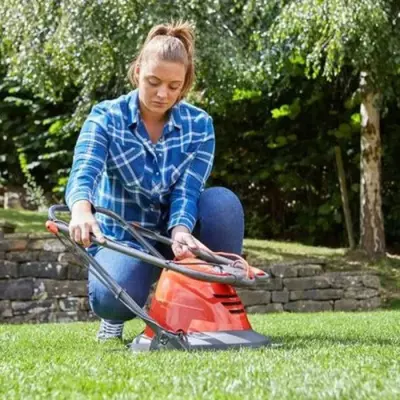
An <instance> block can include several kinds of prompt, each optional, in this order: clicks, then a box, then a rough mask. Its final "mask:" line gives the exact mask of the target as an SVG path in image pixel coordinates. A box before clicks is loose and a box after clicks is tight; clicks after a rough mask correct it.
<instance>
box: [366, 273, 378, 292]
mask: <svg viewBox="0 0 400 400" xmlns="http://www.w3.org/2000/svg"><path fill="white" fill-rule="evenodd" d="M362 283H363V284H364V286H365V287H368V288H372V289H380V288H381V282H380V280H379V277H378V276H376V275H365V276H363V277H362Z"/></svg>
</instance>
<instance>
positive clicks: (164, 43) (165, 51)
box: [128, 21, 195, 100]
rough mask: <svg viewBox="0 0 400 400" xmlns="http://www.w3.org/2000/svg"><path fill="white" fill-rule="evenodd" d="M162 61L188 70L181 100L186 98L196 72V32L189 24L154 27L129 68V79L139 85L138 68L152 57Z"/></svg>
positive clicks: (133, 83)
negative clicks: (182, 66) (154, 56)
mask: <svg viewBox="0 0 400 400" xmlns="http://www.w3.org/2000/svg"><path fill="white" fill-rule="evenodd" d="M153 55H156V56H157V57H159V59H160V60H163V61H171V62H178V63H182V64H183V65H184V66H185V68H186V75H185V81H184V83H183V86H182V90H181V94H180V97H179V100H181V99H182V98H184V97H185V96H186V94H187V93H188V92H189V90H190V88H191V87H192V85H193V82H194V78H195V71H194V30H193V27H192V25H191V24H190V23H188V22H183V21H179V22H172V23H169V24H161V25H156V26H155V27H153V28H152V29H151V30H150V32H149V33H148V35H147V38H146V40H145V42H144V44H143V46H142V48H141V50H140V52H139V55H138V57H137V58H136V60H134V61H133V62H132V63H131V65H130V66H129V70H128V78H129V81H130V82H131V83H132V85H133V86H137V85H138V80H137V76H136V74H135V71H136V68H137V67H138V66H140V65H141V64H142V63H143V62H145V61H146V60H147V59H148V58H149V57H150V56H153Z"/></svg>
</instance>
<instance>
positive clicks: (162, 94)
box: [136, 57, 186, 114]
mask: <svg viewBox="0 0 400 400" xmlns="http://www.w3.org/2000/svg"><path fill="white" fill-rule="evenodd" d="M136 74H137V78H138V88H139V100H140V102H141V104H142V105H143V106H144V107H146V109H147V110H148V111H150V112H151V113H154V114H164V113H166V112H167V111H168V110H169V109H170V108H171V107H173V106H174V105H175V103H176V102H177V101H178V98H179V96H180V94H181V91H182V87H183V84H184V82H185V74H186V68H185V66H184V65H183V64H181V63H176V62H170V61H161V60H159V59H157V57H154V58H153V59H150V60H147V61H146V62H144V63H142V64H141V66H140V67H138V68H137V70H136Z"/></svg>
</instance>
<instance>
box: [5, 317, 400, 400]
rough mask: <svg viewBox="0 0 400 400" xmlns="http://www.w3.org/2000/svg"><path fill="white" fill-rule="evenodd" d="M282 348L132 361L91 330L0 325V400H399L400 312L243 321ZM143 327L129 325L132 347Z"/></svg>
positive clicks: (134, 357) (157, 355)
mask: <svg viewBox="0 0 400 400" xmlns="http://www.w3.org/2000/svg"><path fill="white" fill-rule="evenodd" d="M250 319H251V322H252V325H253V328H254V329H255V330H257V331H259V332H261V333H263V334H266V335H269V336H270V337H271V338H272V339H273V342H274V343H280V344H282V346H280V347H273V348H264V349H259V350H249V349H247V350H245V349H242V350H232V351H227V352H195V353H189V352H178V351H165V352H154V353H138V354H132V353H130V352H129V351H127V350H125V347H124V345H123V344H121V343H118V342H115V341H114V342H112V343H106V344H99V343H96V342H95V340H94V337H95V333H96V330H97V327H98V323H73V324H44V325H21V326H14V325H9V326H7V325H2V326H0V354H1V356H0V398H4V399H22V398H23V399H87V398H90V399H109V398H113V399H142V398H143V399H378V398H380V399H398V398H400V312H398V311H379V312H370V313H319V314H270V315H252V316H250ZM142 328H143V324H142V323H141V322H140V321H133V322H130V323H129V324H128V326H127V329H126V331H125V337H126V338H127V339H129V340H131V339H132V338H133V337H134V336H135V335H136V334H138V333H139V332H140V331H141V329H142Z"/></svg>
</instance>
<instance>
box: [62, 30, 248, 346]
mask: <svg viewBox="0 0 400 400" xmlns="http://www.w3.org/2000/svg"><path fill="white" fill-rule="evenodd" d="M193 58H194V35H193V31H192V29H191V27H190V25H189V24H188V23H176V24H167V25H158V26H155V27H154V28H153V29H152V30H151V31H150V32H149V34H148V36H147V39H146V41H145V43H144V45H143V47H142V49H141V51H140V53H139V56H138V58H137V59H136V60H135V61H134V62H133V63H132V65H131V66H130V68H129V72H128V76H129V79H130V81H131V82H132V84H134V85H136V87H137V89H136V90H133V91H132V92H130V93H128V94H127V95H124V96H121V97H119V98H117V99H114V100H110V101H103V102H101V103H99V104H98V105H96V106H94V107H93V109H92V111H91V113H90V115H89V116H88V118H87V120H86V122H85V123H84V125H83V127H82V130H81V133H80V135H79V138H78V141H77V144H76V147H75V153H74V161H73V166H72V171H71V175H70V178H69V181H68V186H67V193H66V201H67V204H68V206H69V208H70V210H71V214H72V219H71V222H70V235H71V238H72V239H73V240H75V241H77V242H80V243H82V244H83V245H84V246H86V247H89V246H90V239H89V234H90V232H92V233H93V234H94V235H95V236H96V237H97V238H98V239H99V240H100V241H102V240H104V237H103V234H105V235H106V236H108V237H110V238H112V239H113V240H117V241H121V242H124V243H125V244H127V245H129V246H133V247H139V245H138V244H137V243H135V242H134V241H133V240H132V237H131V236H130V235H129V234H127V233H126V232H125V231H124V230H123V229H121V228H120V227H119V226H117V225H116V224H114V223H113V221H112V220H110V219H108V218H107V217H104V216H102V215H98V216H96V217H97V219H96V218H95V217H94V215H93V212H92V210H93V207H95V206H100V207H105V208H107V209H110V210H112V211H114V212H116V213H117V214H119V215H121V216H122V217H123V218H124V219H125V220H126V221H128V222H138V223H140V224H141V225H142V226H144V227H146V228H150V229H155V230H158V231H161V232H163V233H165V234H170V235H171V238H172V239H173V240H174V244H173V246H172V251H173V254H174V255H175V257H177V258H183V257H185V256H186V255H187V254H188V251H189V250H190V248H193V247H196V246H202V243H204V245H206V246H207V247H209V248H210V249H211V250H214V251H225V252H230V253H237V254H240V253H241V250H242V241H243V225H244V223H243V210H242V207H241V204H240V202H239V200H238V199H237V197H236V196H235V195H234V194H233V193H232V192H230V191H229V190H227V189H224V188H210V189H206V190H204V185H205V182H206V180H207V178H208V176H209V175H210V172H211V169H212V163H213V157H214V147H215V139H214V128H213V123H212V119H211V118H210V116H209V115H208V114H207V113H206V112H204V111H203V110H201V109H199V108H197V107H194V106H193V105H190V104H188V103H186V102H184V101H183V100H182V99H183V98H184V97H185V95H186V94H187V92H188V91H189V90H190V88H191V86H192V83H193V80H194V59H193ZM192 232H193V235H192ZM196 238H197V239H196ZM89 251H91V252H92V254H93V255H94V256H95V258H96V259H97V261H98V262H99V263H100V264H101V265H102V266H103V267H104V268H105V269H106V270H107V272H108V273H109V274H110V275H111V276H112V277H113V278H114V279H115V280H116V281H117V282H118V283H119V284H120V285H121V286H122V287H124V288H125V289H126V290H127V292H128V293H129V295H130V296H132V298H133V299H134V300H135V301H136V302H137V303H138V304H139V305H140V306H142V307H143V306H144V304H145V302H146V300H147V297H148V294H149V290H150V286H151V284H152V283H153V282H154V280H155V279H156V277H157V272H159V269H158V268H157V267H153V266H151V265H148V264H146V263H144V262H142V261H140V260H136V259H133V258H132V257H129V256H126V255H123V254H119V253H116V252H114V251H112V250H109V249H106V248H100V249H99V248H97V249H96V248H92V247H91V248H90V250H89ZM164 253H165V249H164ZM89 301H90V305H91V308H92V310H93V311H94V313H95V314H97V315H98V316H99V317H100V318H102V321H101V325H100V331H99V333H98V338H99V339H108V338H114V337H115V338H121V337H122V329H123V322H124V321H126V320H129V319H132V318H134V317H135V315H134V314H133V313H132V312H131V311H129V310H128V309H127V308H126V307H125V306H124V305H123V304H122V303H120V302H119V301H118V300H117V299H115V298H114V297H113V295H112V293H111V292H110V291H108V290H107V289H106V288H105V287H104V286H103V285H102V284H101V283H100V282H99V281H98V280H96V278H95V277H94V276H93V275H92V274H91V273H90V271H89Z"/></svg>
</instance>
